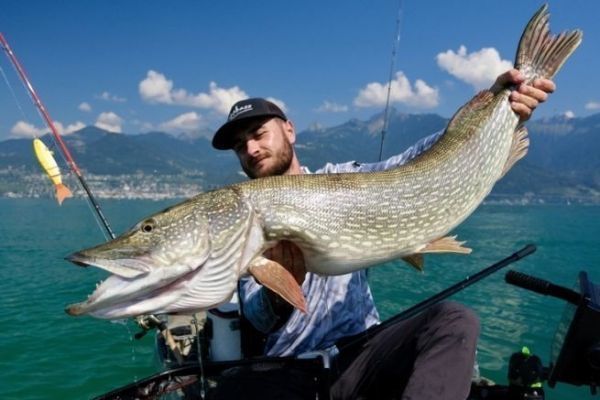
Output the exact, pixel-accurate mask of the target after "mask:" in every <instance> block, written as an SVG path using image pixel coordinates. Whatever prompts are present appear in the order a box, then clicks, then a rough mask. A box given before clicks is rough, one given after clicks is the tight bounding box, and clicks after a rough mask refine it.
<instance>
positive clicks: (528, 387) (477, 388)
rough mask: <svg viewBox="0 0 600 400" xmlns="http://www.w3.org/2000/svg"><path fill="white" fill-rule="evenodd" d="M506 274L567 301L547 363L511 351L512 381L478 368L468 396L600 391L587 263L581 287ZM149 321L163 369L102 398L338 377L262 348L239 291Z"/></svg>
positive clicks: (287, 388) (316, 394)
mask: <svg viewBox="0 0 600 400" xmlns="http://www.w3.org/2000/svg"><path fill="white" fill-rule="evenodd" d="M530 246H531V245H530ZM534 250H535V248H533V249H531V248H528V247H526V248H524V249H523V250H521V253H519V252H517V253H515V254H513V255H512V256H511V257H512V258H511V257H508V258H506V259H504V260H501V261H500V262H498V263H496V264H494V265H492V266H490V267H488V268H486V269H484V270H482V271H480V272H479V273H478V274H476V275H474V276H472V277H469V278H467V279H466V280H464V281H461V282H459V283H457V284H455V285H452V286H451V287H449V288H448V289H446V290H444V291H442V292H440V293H438V294H436V295H434V296H432V297H431V298H429V299H427V300H425V301H423V302H421V303H419V304H417V305H415V306H414V307H411V308H409V309H408V310H405V311H404V312H402V313H400V314H398V315H396V316H394V317H392V318H390V319H389V320H387V321H384V322H382V323H381V324H380V325H377V326H375V327H372V328H370V329H369V330H367V333H366V334H367V335H372V334H374V333H376V332H377V331H378V330H380V329H382V328H383V327H385V326H386V325H387V324H391V323H394V322H396V321H398V320H401V319H405V318H409V317H411V316H413V315H415V314H417V313H419V312H422V311H423V310H424V309H426V308H427V307H430V306H432V305H433V304H436V303H438V302H439V301H443V300H444V299H445V298H447V297H449V296H450V295H452V294H454V293H456V292H457V291H459V290H462V289H464V288H465V287H466V286H469V285H471V284H473V283H475V282H477V281H478V280H480V279H483V278H484V277H485V276H488V275H489V274H491V273H493V272H495V271H497V270H498V269H500V268H503V267H504V266H506V265H508V264H510V263H511V262H513V261H515V260H516V259H519V257H521V258H522V257H524V256H526V255H527V254H530V253H531V252H533V251H534ZM515 255H517V258H515V257H514V256H515ZM505 281H506V282H507V283H508V284H512V285H516V286H519V287H521V288H524V289H527V290H532V291H534V292H537V293H539V294H543V295H549V296H552V297H557V298H559V299H562V300H564V301H565V302H566V303H567V304H566V306H565V312H564V313H563V318H562V320H561V321H560V323H559V326H558V329H557V330H556V335H555V337H554V341H553V345H552V354H551V355H550V365H548V366H543V365H542V362H541V359H540V358H539V357H538V356H536V355H534V354H530V353H529V351H528V350H527V349H526V348H524V349H522V350H521V351H518V352H516V353H514V354H513V355H512V356H511V357H510V362H509V366H508V373H507V381H508V382H507V383H505V384H499V383H495V382H492V381H490V380H487V379H485V378H480V377H476V376H474V379H473V381H472V385H471V391H470V394H469V397H468V398H467V400H496V399H503V400H524V399H528V400H544V399H545V390H547V389H545V388H544V382H545V383H546V385H547V386H548V387H549V388H550V389H551V388H554V387H555V385H556V383H558V382H562V383H567V384H571V385H577V386H582V385H585V386H589V387H590V390H591V392H592V393H593V394H595V393H596V387H597V386H598V384H600V285H599V284H595V283H593V282H591V281H590V280H589V278H588V274H587V272H586V271H581V272H580V273H579V275H578V278H577V281H578V287H579V291H576V290H571V289H568V288H565V287H562V286H558V285H555V284H553V283H551V282H548V281H546V280H543V279H540V278H538V277H534V276H530V275H526V274H523V273H520V272H516V271H514V270H511V271H509V272H507V273H506V275H505ZM146 328H147V329H153V328H156V329H157V334H156V346H155V348H156V352H157V356H158V360H159V363H160V365H161V368H162V371H161V372H159V373H157V374H155V375H152V376H149V377H147V378H145V379H141V380H139V381H136V382H132V383H130V384H128V385H125V386H123V387H120V388H117V389H115V390H112V391H110V392H108V393H105V394H103V395H101V396H98V397H96V398H95V399H96V400H109V399H110V400H113V399H114V400H116V399H163V398H165V399H208V400H221V399H236V400H237V399H259V398H260V399H328V398H329V386H330V383H331V381H332V379H331V378H332V374H331V365H332V359H331V357H330V355H329V353H327V352H324V351H315V352H310V353H306V354H301V355H299V356H297V357H264V356H261V355H260V348H261V345H260V343H261V342H260V340H261V339H260V337H257V333H256V332H255V331H252V328H251V326H250V324H249V322H248V321H247V320H245V319H244V317H243V315H241V314H240V313H239V307H237V300H236V299H235V298H234V299H233V301H232V302H231V303H229V304H226V305H225V306H221V307H220V308H218V309H214V310H209V311H207V312H201V313H197V314H194V315H188V316H170V317H166V316H163V317H161V318H155V321H154V322H153V323H150V324H147V325H146ZM361 336H363V334H361V335H357V336H356V337H351V338H347V339H345V340H344V341H343V342H340V343H339V344H338V346H352V345H355V344H357V343H360V339H361ZM173 342H174V343H175V346H174V345H173ZM257 343H258V346H257Z"/></svg>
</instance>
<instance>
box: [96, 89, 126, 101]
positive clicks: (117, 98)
mask: <svg viewBox="0 0 600 400" xmlns="http://www.w3.org/2000/svg"><path fill="white" fill-rule="evenodd" d="M96 98H97V99H101V100H106V101H114V102H115V103H125V102H126V101H127V99H126V98H124V97H121V96H117V95H116V94H111V93H109V92H106V91H104V92H102V93H101V94H98V95H96Z"/></svg>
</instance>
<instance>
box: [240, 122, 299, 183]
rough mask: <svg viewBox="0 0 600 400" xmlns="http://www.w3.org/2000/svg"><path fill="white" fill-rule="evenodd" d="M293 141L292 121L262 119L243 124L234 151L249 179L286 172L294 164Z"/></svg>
mask: <svg viewBox="0 0 600 400" xmlns="http://www.w3.org/2000/svg"><path fill="white" fill-rule="evenodd" d="M294 140H295V136H294V130H293V126H292V125H291V123H290V122H289V121H284V120H282V119H279V118H269V119H266V120H265V119H262V120H257V121H251V122H250V123H249V124H245V125H244V126H242V127H240V129H239V131H238V132H237V134H236V139H235V145H234V147H233V150H234V151H235V153H236V154H237V156H238V158H239V159H240V164H241V166H242V169H243V170H244V172H245V173H246V174H247V175H248V176H249V177H250V178H262V177H265V176H273V175H283V174H285V173H286V172H288V170H289V169H290V165H291V163H292V159H293V156H294V149H293V147H292V144H293V142H294Z"/></svg>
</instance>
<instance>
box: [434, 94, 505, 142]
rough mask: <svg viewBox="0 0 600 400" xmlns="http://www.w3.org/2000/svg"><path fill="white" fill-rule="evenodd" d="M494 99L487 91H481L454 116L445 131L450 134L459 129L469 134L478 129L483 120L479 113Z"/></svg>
mask: <svg viewBox="0 0 600 400" xmlns="http://www.w3.org/2000/svg"><path fill="white" fill-rule="evenodd" d="M494 97H495V96H494V93H492V92H491V91H489V90H482V91H481V92H479V93H477V94H476V95H475V97H473V98H472V99H471V100H470V101H469V102H468V103H467V104H465V105H464V106H462V107H461V108H460V109H459V110H458V111H457V112H456V114H454V116H453V117H452V119H451V120H450V122H449V123H448V127H447V128H446V131H448V132H450V131H454V130H455V129H457V128H460V129H462V130H464V131H465V132H469V131H473V130H474V129H475V128H477V127H479V125H480V124H481V123H482V122H484V120H485V118H484V117H482V115H481V113H480V112H479V111H481V110H482V109H484V108H486V107H487V106H488V105H489V104H490V103H491V102H492V101H493V100H494ZM444 136H447V135H444Z"/></svg>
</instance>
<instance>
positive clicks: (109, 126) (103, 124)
mask: <svg viewBox="0 0 600 400" xmlns="http://www.w3.org/2000/svg"><path fill="white" fill-rule="evenodd" d="M122 123H123V119H122V118H121V117H119V116H118V115H117V114H115V113H114V112H103V113H100V115H98V119H97V120H96V123H95V124H94V125H95V126H97V127H98V128H100V129H104V130H107V131H110V132H114V133H121V124H122Z"/></svg>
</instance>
